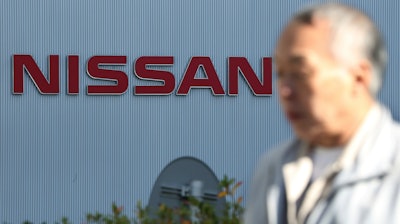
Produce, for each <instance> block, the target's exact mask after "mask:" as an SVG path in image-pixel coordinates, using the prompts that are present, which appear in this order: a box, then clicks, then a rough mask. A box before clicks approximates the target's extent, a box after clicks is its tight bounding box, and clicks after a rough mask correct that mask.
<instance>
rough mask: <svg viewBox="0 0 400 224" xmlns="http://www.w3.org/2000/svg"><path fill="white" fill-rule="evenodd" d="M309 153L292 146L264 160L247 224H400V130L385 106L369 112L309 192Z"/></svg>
mask: <svg viewBox="0 0 400 224" xmlns="http://www.w3.org/2000/svg"><path fill="white" fill-rule="evenodd" d="M307 149H308V145H307V144H306V143H304V142H301V141H300V140H293V141H290V142H288V143H286V144H284V145H283V146H281V147H278V148H277V149H275V150H273V151H271V152H270V153H267V154H266V155H264V157H263V158H262V159H261V160H260V162H259V166H258V167H257V169H256V171H255V175H254V177H253V182H252V185H251V187H250V192H249V198H248V199H247V206H246V212H245V216H244V223H245V224H261V223H262V224H265V223H270V224H274V223H293V224H294V223H349V224H358V223H379V224H380V223H385V224H387V223H400V126H399V125H398V124H397V123H395V122H394V121H393V120H392V117H391V114H390V112H389V111H388V110H386V109H385V108H384V107H383V106H382V105H379V104H376V105H375V106H374V107H373V108H372V109H371V110H370V112H369V113H368V115H367V117H366V118H365V119H364V121H363V123H362V125H361V126H360V128H359V129H358V130H357V133H356V134H355V136H354V137H353V138H352V139H351V141H350V142H349V144H348V145H347V146H346V147H345V148H344V150H343V153H342V155H341V156H340V158H339V159H338V160H337V161H336V162H335V163H334V164H333V165H332V166H331V167H330V169H329V170H328V172H326V173H325V174H324V175H323V176H322V177H320V178H318V179H317V180H315V181H314V182H313V183H312V184H311V185H310V186H308V183H309V179H310V176H311V173H312V161H311V159H310V154H309V153H308V151H307ZM306 188H307V189H308V190H307V191H306V194H305V197H304V200H303V201H302V203H301V206H300V207H298V203H297V201H298V199H299V198H300V197H302V194H303V192H304V190H305V189H306Z"/></svg>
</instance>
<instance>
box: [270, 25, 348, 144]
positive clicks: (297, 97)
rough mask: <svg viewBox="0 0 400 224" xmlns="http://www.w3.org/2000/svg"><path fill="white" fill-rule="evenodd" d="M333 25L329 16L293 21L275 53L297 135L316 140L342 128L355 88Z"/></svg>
mask: <svg viewBox="0 0 400 224" xmlns="http://www.w3.org/2000/svg"><path fill="white" fill-rule="evenodd" d="M329 26H330V25H329V22H327V21H325V20H316V21H314V22H313V24H312V25H306V24H297V23H295V22H293V23H291V24H290V25H289V26H288V27H287V28H286V29H285V31H284V32H283V33H282V36H281V38H280V39H279V42H278V45H277V48H276V53H275V56H276V58H275V59H276V62H275V63H276V70H277V74H278V79H277V80H278V83H277V84H278V91H279V99H280V102H281V105H282V107H283V110H284V111H285V114H286V117H287V118H288V120H289V121H290V123H291V125H292V127H293V128H294V131H295V132H296V134H297V135H298V137H300V138H301V139H303V140H306V141H308V142H311V143H316V144H319V143H321V142H323V141H324V139H326V140H329V139H330V138H331V139H334V138H335V136H336V135H340V133H341V132H343V130H344V129H345V127H346V116H347V114H348V113H349V109H350V108H351V96H352V94H353V91H352V79H351V77H352V76H351V75H350V74H349V70H348V69H347V67H346V66H344V64H343V63H340V62H339V60H337V59H336V58H335V57H334V55H333V53H332V49H331V38H332V35H331V32H330V29H329ZM328 144H329V143H328Z"/></svg>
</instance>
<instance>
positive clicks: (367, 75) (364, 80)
mask: <svg viewBox="0 0 400 224" xmlns="http://www.w3.org/2000/svg"><path fill="white" fill-rule="evenodd" d="M351 74H352V76H353V77H352V78H353V81H354V82H353V83H354V89H353V90H354V91H355V92H356V93H359V92H360V91H361V90H362V91H368V92H369V88H370V85H371V82H372V65H371V63H370V62H369V61H368V60H360V61H359V62H358V63H357V64H355V65H354V66H352V69H351Z"/></svg>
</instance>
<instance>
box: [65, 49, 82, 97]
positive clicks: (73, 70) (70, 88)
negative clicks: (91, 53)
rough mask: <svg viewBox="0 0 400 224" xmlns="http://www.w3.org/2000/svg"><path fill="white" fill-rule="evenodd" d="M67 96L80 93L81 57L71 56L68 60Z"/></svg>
mask: <svg viewBox="0 0 400 224" xmlns="http://www.w3.org/2000/svg"><path fill="white" fill-rule="evenodd" d="M67 64H68V71H67V76H68V77H67V94H75V95H76V94H78V93H79V56H78V55H69V56H68V59H67Z"/></svg>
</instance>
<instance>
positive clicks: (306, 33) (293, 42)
mask: <svg viewBox="0 0 400 224" xmlns="http://www.w3.org/2000/svg"><path fill="white" fill-rule="evenodd" d="M330 45H331V37H330V30H329V24H327V23H326V21H321V23H319V22H316V23H315V24H299V23H296V22H293V23H291V24H289V25H288V26H287V27H286V28H285V30H284V31H283V32H282V35H281V36H280V38H279V40H278V44H277V47H276V49H275V59H276V60H277V62H283V61H284V62H285V63H291V64H304V63H306V62H307V60H310V59H311V58H312V57H316V56H318V55H319V56H322V55H324V56H328V55H329V56H330V54H331V49H330ZM310 57H311V58H310Z"/></svg>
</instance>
